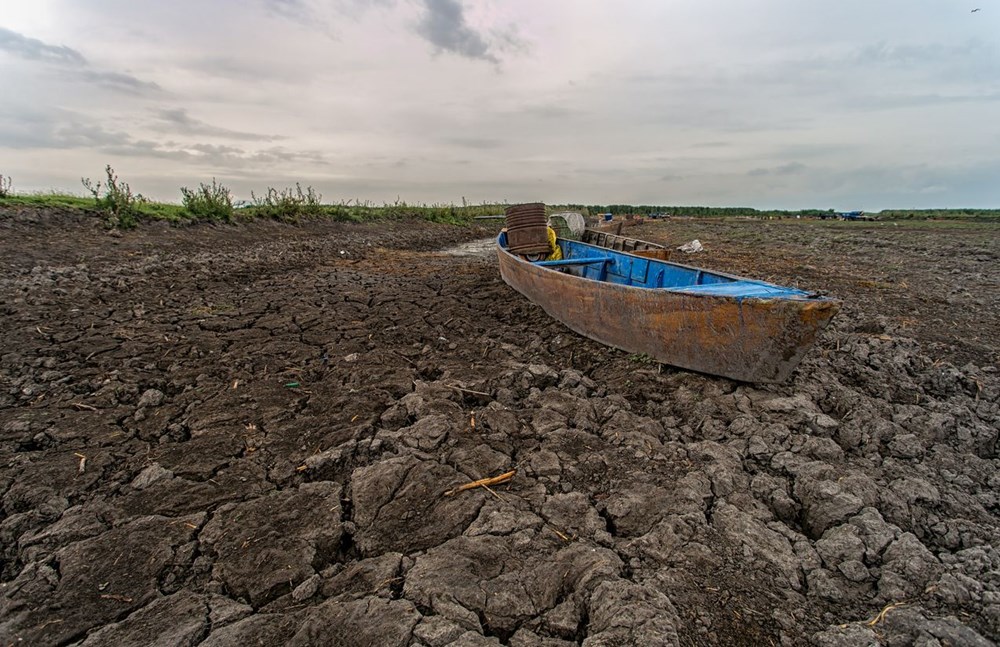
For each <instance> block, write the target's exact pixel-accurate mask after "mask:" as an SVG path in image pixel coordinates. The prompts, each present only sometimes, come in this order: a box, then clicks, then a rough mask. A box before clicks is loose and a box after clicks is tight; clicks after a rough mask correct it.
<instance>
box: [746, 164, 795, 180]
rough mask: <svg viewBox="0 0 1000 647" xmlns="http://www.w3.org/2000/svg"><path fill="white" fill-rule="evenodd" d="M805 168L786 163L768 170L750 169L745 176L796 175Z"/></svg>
mask: <svg viewBox="0 0 1000 647" xmlns="http://www.w3.org/2000/svg"><path fill="white" fill-rule="evenodd" d="M806 168H807V167H806V165H805V164H802V163H800V162H788V163H787V164H780V165H778V166H772V167H770V168H755V169H751V170H749V171H747V175H749V176H751V177H759V176H762V175H797V174H799V173H802V172H804V171H805V170H806Z"/></svg>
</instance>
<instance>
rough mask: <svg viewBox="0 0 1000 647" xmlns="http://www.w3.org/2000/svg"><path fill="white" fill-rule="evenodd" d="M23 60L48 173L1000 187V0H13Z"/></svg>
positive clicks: (466, 191) (395, 183)
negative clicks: (112, 170) (108, 168)
mask: <svg viewBox="0 0 1000 647" xmlns="http://www.w3.org/2000/svg"><path fill="white" fill-rule="evenodd" d="M976 8H980V11H977V12H973V11H972V10H973V9H976ZM0 79H2V84H0V88H2V89H0V174H4V175H9V176H11V177H12V178H13V180H14V188H15V190H20V191H24V192H27V191H34V190H43V189H50V188H54V189H58V190H68V191H70V192H74V193H75V192H82V191H83V189H82V187H81V185H80V177H81V176H89V177H92V178H95V179H97V178H99V177H100V176H101V174H102V171H103V168H104V165H105V164H108V163H110V164H112V165H113V166H114V167H115V169H116V170H117V171H118V172H119V174H120V176H121V177H122V178H123V179H125V180H128V181H129V182H130V183H131V184H132V187H133V189H134V190H136V191H139V192H142V193H144V194H146V195H148V196H151V197H154V198H157V199H163V200H169V201H179V199H180V192H179V187H181V186H196V185H197V184H198V183H199V182H201V181H209V180H210V179H211V178H212V177H216V178H218V179H219V180H220V181H222V182H223V183H225V184H226V185H228V186H229V187H231V188H232V189H233V191H234V193H235V194H236V195H237V196H238V197H249V193H250V191H251V189H252V190H255V191H258V192H260V191H261V190H262V189H264V188H265V187H267V186H269V185H270V186H278V187H281V186H286V185H289V184H291V183H294V182H296V181H299V182H302V183H303V185H312V186H314V187H316V188H317V189H318V190H319V191H320V192H321V193H322V194H323V196H324V200H325V201H339V200H345V199H362V200H365V199H367V200H373V201H378V202H381V201H384V200H388V201H393V200H395V199H396V198H397V197H398V198H400V199H403V200H406V201H409V202H428V203H431V202H460V201H461V200H462V198H463V197H464V198H465V199H466V200H468V201H469V202H483V201H504V200H506V201H510V202H522V201H534V200H541V201H545V202H549V203H564V202H574V203H585V204H608V203H632V204H640V203H641V204H706V205H715V206H744V205H745V206H755V207H764V208H767V207H779V208H800V207H818V208H836V209H868V210H878V209H882V208H890V207H936V206H951V207H965V206H970V207H1000V0H968V1H966V0H879V1H877V2H876V1H872V0H839V1H838V2H815V1H808V0H807V1H803V0H751V1H746V2H743V1H739V2H738V1H736V0H730V1H728V2H721V1H719V0H714V1H713V0H629V1H627V2H624V1H623V2H608V1H606V0H593V1H588V0H550V1H546V0H197V1H195V0H172V1H170V2H162V1H154V0H87V1H81V0H30V1H26V0H0Z"/></svg>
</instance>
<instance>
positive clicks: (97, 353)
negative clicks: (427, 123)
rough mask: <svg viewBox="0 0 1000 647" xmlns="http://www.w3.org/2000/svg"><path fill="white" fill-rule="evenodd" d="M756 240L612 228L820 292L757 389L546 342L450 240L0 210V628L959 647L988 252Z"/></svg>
mask: <svg viewBox="0 0 1000 647" xmlns="http://www.w3.org/2000/svg"><path fill="white" fill-rule="evenodd" d="M761 226H762V225H761V224H760V223H752V222H750V223H723V224H720V223H697V224H691V223H675V224H673V225H663V226H661V227H659V228H658V227H650V228H649V229H648V231H647V232H644V233H646V234H647V235H648V236H649V237H657V236H658V237H660V238H661V239H663V240H672V241H673V242H674V243H675V244H676V243H679V242H684V241H685V240H687V239H688V237H689V236H688V235H689V234H690V233H694V234H695V236H697V237H700V238H701V239H702V241H703V242H705V243H706V246H707V248H708V250H709V251H708V253H707V254H705V255H702V256H700V257H699V258H698V261H699V262H703V263H704V264H706V265H711V266H715V267H722V268H728V269H732V270H736V271H741V272H746V273H750V274H753V275H756V276H761V277H768V278H772V279H775V280H780V281H784V282H789V283H797V282H803V284H805V285H808V286H809V287H814V288H821V289H822V288H826V289H831V290H834V291H835V292H836V293H837V294H838V296H841V297H843V298H845V300H846V303H845V307H844V310H843V311H842V313H841V314H840V315H839V316H838V318H837V319H836V320H835V321H834V323H833V324H832V326H831V327H830V328H829V329H828V330H827V331H826V333H824V335H823V337H822V339H821V340H820V342H819V344H818V345H817V347H816V348H815V349H814V350H813V351H812V352H811V353H810V354H809V356H808V357H807V358H806V360H805V362H804V363H803V365H802V366H801V368H800V369H799V370H798V371H797V372H796V374H795V376H794V378H793V380H791V381H790V382H789V383H787V384H784V385H778V386H768V387H755V386H752V385H746V384H739V383H734V382H731V381H729V380H725V379H721V378H714V377H709V376H703V375H696V374H692V373H687V372H683V371H678V370H674V369H671V368H669V367H659V366H657V365H656V364H650V363H648V362H647V361H645V360H644V358H637V357H630V356H628V355H627V354H625V353H622V352H619V351H614V350H610V349H607V348H605V347H603V346H600V345H598V344H596V343H593V342H591V341H589V340H586V339H582V338H580V337H578V336H576V335H574V334H573V333H571V332H569V331H567V330H566V329H565V328H563V327H562V326H561V325H559V324H558V323H556V322H554V321H552V320H551V319H549V318H548V317H547V316H546V315H545V314H544V313H543V312H541V310H539V309H538V308H536V307H535V306H532V305H531V304H529V303H527V302H526V301H525V300H524V299H523V298H521V297H520V296H519V295H517V294H515V293H513V292H512V291H511V290H510V289H509V288H507V287H506V286H505V285H504V284H503V283H502V282H500V281H499V278H498V274H497V268H496V263H495V260H494V258H493V257H492V256H490V255H488V254H486V255H483V254H479V255H476V254H467V255H452V254H445V253H441V252H440V251H439V250H441V249H443V248H446V247H448V246H451V245H454V244H457V243H460V242H463V241H470V240H473V239H476V238H480V237H482V236H484V235H486V234H487V233H488V232H486V231H485V230H481V229H475V228H455V227H448V226H443V225H431V224H427V223H419V222H403V223H394V224H382V225H366V226H360V225H344V224H334V223H327V222H307V223H304V224H302V225H300V226H297V227H292V226H287V225H279V224H274V223H253V224H249V225H243V226H240V227H209V226H195V227H189V228H184V229H172V228H168V227H161V226H155V225H146V226H144V227H142V228H140V229H139V230H138V231H134V232H129V233H125V234H124V235H121V236H117V237H116V236H112V235H109V234H108V233H106V232H104V231H103V230H102V229H100V226H99V224H98V221H97V220H96V219H95V218H92V217H88V216H86V215H81V214H76V213H47V212H39V211H30V210H21V211H12V212H7V213H6V214H3V216H2V218H0V234H2V235H0V240H2V242H0V249H2V252H0V254H2V262H3V270H4V271H3V276H2V277H0V326H2V334H3V342H2V343H3V348H2V357H0V505H2V508H0V509H2V513H0V549H2V555H0V560H2V561H0V568H2V570H0V644H2V645H8V644H23V645H77V644H79V645H86V646H88V647H89V646H91V645H154V644H155V645H164V646H166V645H178V646H181V645H203V646H206V647H207V646H210V645H211V646H232V645H239V646H244V645H371V646H393V645H424V646H432V647H438V646H443V645H454V646H476V645H498V644H504V645H512V646H518V647H528V646H546V647H568V646H570V645H585V646H587V647H597V646H611V645H673V644H679V645H702V644H747V645H750V644H754V645H759V644H765V645H766V644H786V645H792V644H809V643H812V644H817V645H824V646H835V645H865V644H887V645H908V644H918V645H988V644H993V642H994V641H996V640H998V639H1000V553H998V543H1000V530H998V515H1000V507H998V495H1000V494H998V493H1000V473H998V470H997V468H998V465H1000V462H998V458H997V449H998V442H997V433H998V432H997V429H998V425H1000V404H998V402H1000V379H998V374H997V370H996V368H995V364H996V362H997V355H996V353H997V348H998V343H997V338H998V330H997V321H996V313H997V311H998V305H1000V298H998V296H1000V287H998V285H997V275H996V271H995V267H996V262H997V260H998V258H1000V242H998V237H996V236H995V235H993V234H992V231H988V232H985V233H983V232H980V233H981V234H982V235H981V236H980V237H979V238H975V237H972V238H969V236H970V234H969V233H968V232H967V231H965V230H960V231H947V232H944V233H941V232H936V233H935V237H934V239H933V240H934V245H931V244H930V243H929V240H930V239H928V238H927V237H926V236H925V233H926V232H922V231H921V230H913V231H911V230H908V229H907V228H906V227H903V228H900V229H896V230H889V229H885V228H883V229H877V230H875V229H871V228H869V229H867V230H862V229H859V230H856V231H853V232H852V231H850V230H845V229H843V228H837V227H829V226H820V225H813V226H812V228H811V229H803V228H802V226H801V225H796V226H792V225H787V226H784V227H782V226H777V225H771V226H770V228H769V229H768V230H767V232H768V236H767V238H766V239H760V238H754V237H746V236H743V237H741V236H742V235H743V234H746V233H747V232H754V235H755V236H756V233H757V232H759V231H761V229H760V227H761ZM672 228H673V229H672ZM873 231H874V232H876V233H874V234H873V233H872V232H873ZM695 236H690V237H695ZM845 236H846V237H847V238H848V240H847V242H846V243H845V242H844V237H845ZM879 237H881V238H879ZM873 238H874V239H873ZM837 240H839V241H840V243H841V244H839V245H838V244H834V241H837ZM879 240H882V241H883V242H886V241H888V243H891V244H887V245H883V244H879ZM852 241H853V242H852ZM852 244H853V245H854V246H853V247H852V246H851V245H852ZM779 250H780V252H779ZM970 250H971V251H970ZM959 251H960V252H962V253H961V254H959V253H958V252H959ZM911 256H912V257H914V258H918V259H919V262H913V263H908V262H906V260H907V259H908V258H910V257H911ZM891 259H897V260H898V261H900V262H899V263H897V264H896V265H893V266H892V267H894V268H895V269H894V270H892V272H894V273H891V272H890V274H891V275H887V272H889V270H886V269H885V267H887V265H886V263H887V261H888V260H891ZM872 267H878V268H881V269H880V270H879V271H880V272H882V273H881V274H880V275H878V276H875V277H873V276H872V270H871V268H872ZM945 267H946V268H948V269H949V271H950V270H951V269H956V272H957V274H953V275H952V277H953V278H954V279H955V283H956V285H958V284H962V285H966V286H968V285H970V284H971V283H973V282H975V283H977V284H978V289H977V290H976V294H975V299H974V301H975V303H970V302H969V300H968V299H965V298H964V297H963V295H957V298H956V295H955V294H954V293H950V294H949V293H943V294H941V295H938V293H937V292H935V290H947V288H946V287H940V285H939V283H938V282H936V280H937V278H938V276H939V272H938V271H937V270H939V269H940V268H945ZM817 268H819V269H817ZM976 273H978V277H977V276H976ZM862 281H876V282H877V284H875V285H868V284H866V283H863V282H862ZM904 281H905V283H904ZM894 285H895V286H897V289H894V288H893V287H892V286H894ZM903 285H907V286H909V287H908V288H906V289H908V290H910V291H913V292H916V291H917V290H921V293H920V294H921V296H922V297H923V296H926V295H930V297H931V298H932V299H934V301H933V302H932V303H930V304H926V303H924V302H923V301H920V302H917V301H914V300H913V299H916V297H913V299H910V298H909V297H908V296H907V293H906V291H905V290H904V288H903V287H899V286H903ZM886 286H888V287H886ZM953 287H954V286H953ZM924 288H925V289H924ZM939 296H940V298H938V297H939ZM918 308H923V309H924V312H923V313H921V314H919V316H920V317H921V319H920V321H923V320H924V319H927V318H933V317H937V318H938V319H940V320H942V321H945V320H947V321H950V322H953V326H952V330H953V331H954V330H961V329H962V327H963V326H968V327H970V328H971V327H972V326H973V324H974V323H975V321H974V320H975V317H977V316H978V317H979V321H978V324H979V330H978V334H977V335H976V337H975V339H972V337H971V336H969V338H968V339H967V340H965V341H963V339H962V338H961V337H962V336H961V335H959V336H958V338H956V337H955V336H949V335H948V330H946V329H944V327H942V326H937V327H928V326H925V325H924V324H922V323H913V322H912V321H911V320H912V318H913V317H914V314H913V311H914V310H916V309H918ZM977 308H978V312H979V313H980V314H979V315H977V314H976V313H977ZM984 312H985V313H986V315H989V316H983V315H982V313H984ZM990 313H992V314H990ZM515 468H516V469H517V475H516V476H515V477H514V479H513V480H511V481H510V482H509V483H507V484H504V485H500V486H497V487H495V488H492V491H486V490H483V489H475V490H470V491H466V492H461V493H459V494H457V495H455V496H452V497H445V496H443V493H444V491H445V490H448V489H450V488H452V487H454V486H456V485H459V484H462V483H464V482H467V481H470V480H474V479H479V478H483V477H489V476H495V475H497V474H500V473H503V472H506V471H508V470H511V469H515ZM887 607H888V609H887V610H885V612H884V613H881V614H880V612H881V611H883V609H886V608H887Z"/></svg>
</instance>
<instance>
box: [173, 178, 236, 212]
mask: <svg viewBox="0 0 1000 647" xmlns="http://www.w3.org/2000/svg"><path fill="white" fill-rule="evenodd" d="M181 194H182V195H183V196H184V208H185V209H186V210H187V212H188V213H190V214H191V215H192V216H193V217H195V218H203V219H205V220H222V221H224V222H231V221H232V219H233V194H232V193H231V192H230V191H229V189H228V188H226V187H225V186H224V185H222V184H220V183H219V182H216V181H215V178H212V184H210V185H209V184H205V183H204V182H202V183H201V184H200V185H198V188H197V189H195V190H193V191H192V190H191V189H189V188H187V187H181Z"/></svg>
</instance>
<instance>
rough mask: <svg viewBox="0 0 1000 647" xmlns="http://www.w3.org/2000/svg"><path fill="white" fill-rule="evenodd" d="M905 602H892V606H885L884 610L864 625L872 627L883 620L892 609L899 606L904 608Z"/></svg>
mask: <svg viewBox="0 0 1000 647" xmlns="http://www.w3.org/2000/svg"><path fill="white" fill-rule="evenodd" d="M905 605H906V602H893V603H892V604H887V605H886V606H885V608H884V609H882V610H881V611H879V612H878V615H877V616H875V617H874V618H872V619H871V620H869V621H868V622H866V623H865V624H866V625H867V626H869V627H874V626H875V625H877V624H878V623H880V622H882V621H883V620H885V614H887V613H889V612H890V611H892V610H893V609H895V608H897V607H901V606H905Z"/></svg>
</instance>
